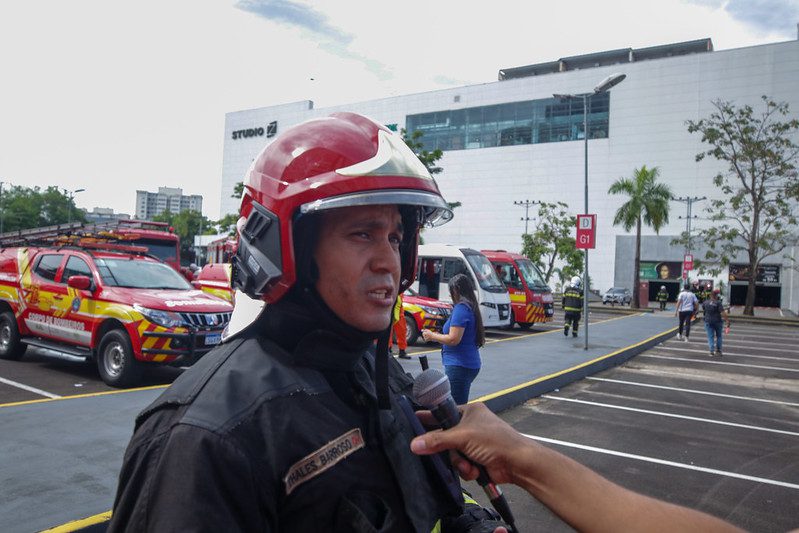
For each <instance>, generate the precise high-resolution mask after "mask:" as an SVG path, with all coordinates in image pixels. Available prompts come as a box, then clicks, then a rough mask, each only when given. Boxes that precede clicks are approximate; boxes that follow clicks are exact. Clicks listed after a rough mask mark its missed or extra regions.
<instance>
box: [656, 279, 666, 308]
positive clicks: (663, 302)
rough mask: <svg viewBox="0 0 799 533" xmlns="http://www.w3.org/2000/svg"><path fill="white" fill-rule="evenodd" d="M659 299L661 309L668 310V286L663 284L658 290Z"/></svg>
mask: <svg viewBox="0 0 799 533" xmlns="http://www.w3.org/2000/svg"><path fill="white" fill-rule="evenodd" d="M657 301H658V303H660V310H661V311H665V310H666V302H668V301H669V291H667V290H666V286H665V285H661V286H660V290H659V291H658V294H657Z"/></svg>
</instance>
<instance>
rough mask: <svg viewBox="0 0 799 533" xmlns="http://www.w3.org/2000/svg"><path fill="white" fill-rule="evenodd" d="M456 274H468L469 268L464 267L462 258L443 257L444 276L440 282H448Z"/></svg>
mask: <svg viewBox="0 0 799 533" xmlns="http://www.w3.org/2000/svg"><path fill="white" fill-rule="evenodd" d="M456 274H466V275H467V276H468V275H469V270H468V269H467V268H466V263H464V262H463V259H445V260H444V278H443V279H442V280H441V283H449V280H451V279H452V278H453V277H455V275H456Z"/></svg>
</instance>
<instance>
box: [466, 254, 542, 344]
mask: <svg viewBox="0 0 799 533" xmlns="http://www.w3.org/2000/svg"><path fill="white" fill-rule="evenodd" d="M481 252H483V254H484V255H485V256H486V257H487V258H488V260H489V261H491V264H492V265H494V268H495V269H496V272H497V275H498V276H499V277H500V279H501V280H502V282H503V283H504V284H505V286H506V287H507V288H508V294H509V295H510V302H511V308H512V313H511V315H512V317H513V322H515V323H517V324H519V327H520V328H522V329H527V328H529V327H530V326H532V325H533V324H538V323H541V322H551V321H552V319H553V316H554V314H555V307H554V299H553V298H552V291H551V290H550V288H549V286H547V284H546V283H545V282H544V279H543V276H542V275H541V272H540V271H539V270H538V268H537V267H536V266H535V265H534V264H533V262H532V261H530V259H528V258H527V257H525V256H523V255H521V254H516V253H512V252H506V251H505V250H481ZM512 324H513V323H511V325H512Z"/></svg>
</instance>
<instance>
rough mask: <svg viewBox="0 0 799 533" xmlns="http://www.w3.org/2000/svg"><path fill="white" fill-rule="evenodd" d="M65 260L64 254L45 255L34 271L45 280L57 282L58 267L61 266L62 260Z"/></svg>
mask: <svg viewBox="0 0 799 533" xmlns="http://www.w3.org/2000/svg"><path fill="white" fill-rule="evenodd" d="M63 258H64V256H63V255H62V254H58V255H55V254H47V255H43V256H42V257H41V259H39V262H38V263H37V264H36V268H34V269H33V271H34V272H36V274H37V275H38V276H41V277H42V278H44V279H47V280H50V281H55V275H56V274H57V273H58V267H60V266H61V260H62V259H63Z"/></svg>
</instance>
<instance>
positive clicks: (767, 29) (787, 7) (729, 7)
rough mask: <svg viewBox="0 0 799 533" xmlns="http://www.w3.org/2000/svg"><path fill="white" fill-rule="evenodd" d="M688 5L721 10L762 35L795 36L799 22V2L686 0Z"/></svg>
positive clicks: (785, 0) (775, 0)
mask: <svg viewBox="0 0 799 533" xmlns="http://www.w3.org/2000/svg"><path fill="white" fill-rule="evenodd" d="M685 1H686V2H687V3H688V4H693V5H698V6H702V7H708V8H711V9H721V10H723V11H725V12H726V13H727V14H728V15H729V16H730V17H732V18H733V19H734V20H736V21H738V22H740V23H742V24H745V25H747V26H749V27H751V28H753V29H755V30H757V31H758V32H760V33H765V34H769V33H771V34H776V35H781V36H784V37H789V36H791V35H793V32H794V30H795V28H796V23H797V22H799V0H685Z"/></svg>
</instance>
